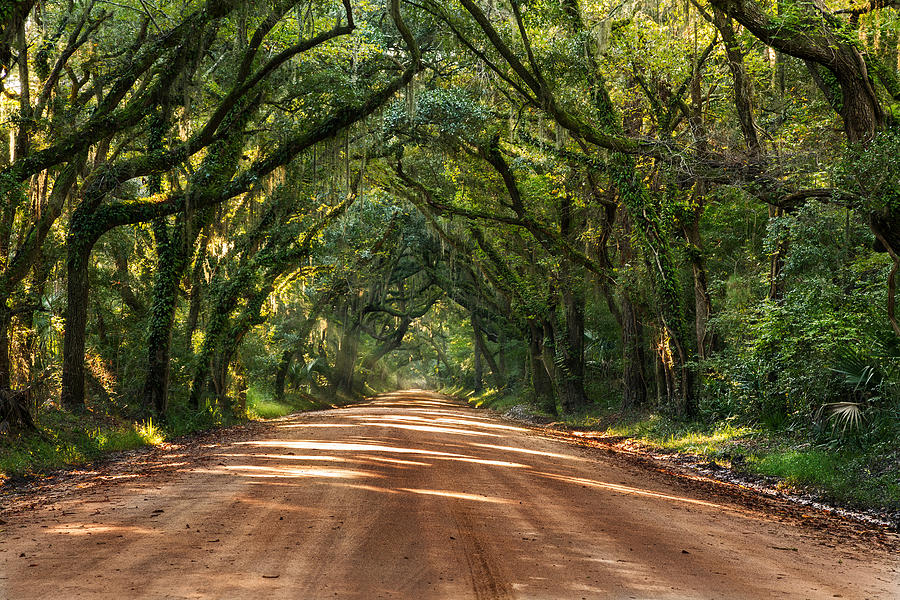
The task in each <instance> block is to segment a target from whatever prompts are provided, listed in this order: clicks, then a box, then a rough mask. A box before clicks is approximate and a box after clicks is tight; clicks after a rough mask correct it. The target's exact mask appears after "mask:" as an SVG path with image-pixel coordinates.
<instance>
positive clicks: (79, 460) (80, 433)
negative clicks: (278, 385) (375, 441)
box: [0, 387, 332, 483]
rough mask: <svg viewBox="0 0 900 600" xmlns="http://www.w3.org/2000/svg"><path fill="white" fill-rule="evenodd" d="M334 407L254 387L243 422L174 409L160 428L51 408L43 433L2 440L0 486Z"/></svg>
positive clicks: (41, 418) (42, 419) (39, 418)
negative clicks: (130, 452) (210, 433)
mask: <svg viewBox="0 0 900 600" xmlns="http://www.w3.org/2000/svg"><path fill="white" fill-rule="evenodd" d="M331 406H332V405H331V404H329V403H327V402H324V401H321V400H318V399H316V398H313V397H310V396H292V397H289V398H286V399H285V400H283V401H277V400H275V399H274V398H273V397H272V395H271V394H269V393H268V392H266V391H264V390H260V389H257V388H254V387H251V388H250V389H249V390H247V410H246V414H245V416H244V417H243V418H235V417H233V416H230V415H223V414H222V413H221V411H218V410H216V409H207V410H205V411H201V412H199V413H196V412H192V411H188V410H186V409H185V408H184V407H180V406H175V407H173V409H172V411H171V414H170V415H169V418H168V420H167V421H166V422H165V423H159V422H157V421H154V420H153V419H146V420H140V421H134V420H129V419H128V418H126V417H122V416H110V415H109V414H104V413H105V412H106V411H105V410H98V411H96V412H91V411H87V412H85V413H83V414H73V413H69V412H66V411H63V410H60V409H58V408H55V407H48V408H44V409H42V410H41V411H40V412H39V413H38V414H37V415H36V416H35V422H36V424H37V425H38V427H39V428H40V433H35V434H26V435H19V436H15V437H12V438H10V437H9V436H0V483H3V481H5V480H7V479H9V478H11V477H22V476H40V475H42V474H45V473H48V472H50V471H54V470H57V469H62V468H66V467H72V466H76V465H79V464H84V463H87V462H90V461H93V460H96V459H98V458H100V457H102V456H104V455H105V454H109V453H111V452H121V451H124V450H133V449H135V448H142V447H146V446H156V445H159V444H162V443H163V442H165V441H167V440H171V439H173V438H177V437H179V436H183V435H187V434H190V433H195V432H200V431H206V430H209V429H214V428H217V427H227V426H229V425H235V424H238V423H241V422H243V421H247V420H261V419H273V418H277V417H283V416H285V415H289V414H291V413H295V412H302V411H308V410H318V409H322V408H331Z"/></svg>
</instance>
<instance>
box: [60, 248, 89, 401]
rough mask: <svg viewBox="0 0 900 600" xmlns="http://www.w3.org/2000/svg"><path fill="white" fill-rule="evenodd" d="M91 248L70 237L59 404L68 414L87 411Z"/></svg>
mask: <svg viewBox="0 0 900 600" xmlns="http://www.w3.org/2000/svg"><path fill="white" fill-rule="evenodd" d="M92 246H93V244H90V245H88V244H82V243H78V242H77V240H76V239H73V238H72V237H71V234H70V240H69V243H68V258H67V259H66V272H67V286H66V287H67V289H68V302H67V305H66V329H65V334H64V336H63V370H62V393H61V395H60V404H62V406H63V408H65V409H67V410H79V409H83V408H84V348H85V330H86V328H87V304H88V294H89V292H90V284H89V282H88V260H89V257H90V249H91V247H92Z"/></svg>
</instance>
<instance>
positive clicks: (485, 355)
mask: <svg viewBox="0 0 900 600" xmlns="http://www.w3.org/2000/svg"><path fill="white" fill-rule="evenodd" d="M473 329H474V333H475V346H476V347H477V348H478V350H479V351H480V354H481V358H482V360H484V362H486V363H487V364H488V368H490V370H491V380H492V381H493V384H494V388H496V389H498V390H501V389H503V388H504V387H506V382H505V381H504V380H503V373H501V372H500V367H499V366H498V365H497V361H495V360H494V355H493V354H491V351H490V349H489V348H488V347H487V343H486V342H485V341H484V335H483V333H482V330H481V326H480V325H478V324H477V322H474V325H473Z"/></svg>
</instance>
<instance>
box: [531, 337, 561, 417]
mask: <svg viewBox="0 0 900 600" xmlns="http://www.w3.org/2000/svg"><path fill="white" fill-rule="evenodd" d="M543 342H544V330H543V329H542V328H541V327H540V326H539V325H538V324H536V323H534V322H533V321H529V322H528V366H529V371H531V387H532V389H533V390H534V395H535V397H536V398H537V401H538V404H539V405H540V406H542V407H544V408H554V407H555V406H556V399H555V396H554V394H553V382H552V381H551V380H550V375H549V374H548V373H547V368H546V367H545V366H544V361H543V348H542V347H543Z"/></svg>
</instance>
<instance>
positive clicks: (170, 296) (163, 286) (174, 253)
mask: <svg viewBox="0 0 900 600" xmlns="http://www.w3.org/2000/svg"><path fill="white" fill-rule="evenodd" d="M178 227H179V224H178V223H176V224H175V226H174V227H173V228H172V230H171V231H170V230H169V227H168V225H167V224H166V222H165V220H162V219H161V220H157V221H155V222H154V223H153V231H154V234H155V237H156V256H157V261H156V280H155V281H154V285H153V304H152V305H151V307H150V318H149V321H148V324H147V375H146V378H145V379H144V406H145V407H147V408H149V409H151V410H153V411H154V412H155V413H156V414H157V415H159V416H163V415H165V414H166V412H167V410H168V408H169V363H170V354H171V348H172V328H173V327H174V325H175V304H176V300H177V295H178V279H179V277H180V276H181V271H182V269H181V268H180V266H181V264H182V263H183V261H182V260H180V259H181V258H182V257H181V256H180V254H181V253H180V252H179V248H178V244H177V241H176V238H177V237H178V236H177V231H176V230H177V229H178Z"/></svg>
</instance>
